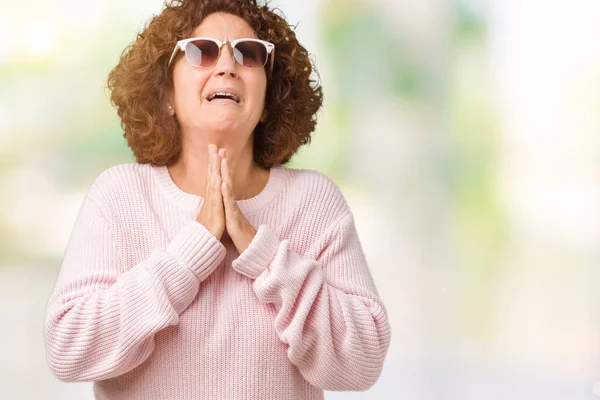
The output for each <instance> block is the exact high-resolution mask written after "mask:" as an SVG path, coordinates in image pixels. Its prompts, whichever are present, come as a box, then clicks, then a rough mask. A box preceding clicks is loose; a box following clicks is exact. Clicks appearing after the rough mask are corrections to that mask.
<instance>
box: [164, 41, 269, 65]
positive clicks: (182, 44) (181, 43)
mask: <svg viewBox="0 0 600 400" xmlns="http://www.w3.org/2000/svg"><path fill="white" fill-rule="evenodd" d="M194 40H210V41H213V42H215V43H216V44H217V46H219V55H218V56H217V61H218V60H219V57H221V48H222V47H223V45H225V44H227V43H229V44H230V45H231V48H232V49H233V48H234V47H235V45H236V44H237V43H239V42H241V41H251V42H257V43H261V44H263V45H264V46H265V47H266V48H267V58H268V57H269V56H271V64H270V66H269V68H270V70H269V73H271V72H272V71H273V59H274V58H275V45H274V44H273V43H271V42H267V41H265V40H260V39H255V38H239V39H235V40H231V41H229V40H225V41H223V40H219V39H215V38H211V37H193V38H188V39H182V40H179V41H178V42H177V44H176V45H175V48H174V49H173V53H172V54H171V58H170V59H169V63H168V64H167V68H168V67H169V66H170V65H171V62H173V58H175V55H176V54H177V51H178V50H181V51H183V52H184V53H185V46H187V44H188V43H189V42H193V41H194ZM233 58H234V59H235V62H236V63H238V64H239V65H241V66H242V67H244V65H242V64H240V63H239V62H238V60H237V59H236V58H235V56H234V57H233ZM186 61H188V60H187V56H186ZM188 62H189V61H188ZM215 64H216V61H215ZM215 64H213V65H211V66H208V67H202V66H197V65H194V67H198V68H210V67H212V66H214V65H215ZM266 64H267V62H266V60H265V63H264V64H263V67H264V66H265V65H266ZM190 65H193V64H191V63H190ZM247 68H255V67H247Z"/></svg>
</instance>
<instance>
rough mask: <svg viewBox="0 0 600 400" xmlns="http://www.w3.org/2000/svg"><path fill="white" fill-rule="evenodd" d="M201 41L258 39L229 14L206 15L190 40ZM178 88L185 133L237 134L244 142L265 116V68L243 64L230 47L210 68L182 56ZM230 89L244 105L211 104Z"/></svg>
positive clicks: (175, 98) (221, 101)
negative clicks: (215, 95) (219, 93)
mask: <svg viewBox="0 0 600 400" xmlns="http://www.w3.org/2000/svg"><path fill="white" fill-rule="evenodd" d="M197 36H204V37H211V38H215V39H219V40H223V41H225V40H229V41H231V40H234V39H237V38H241V37H250V38H254V37H256V35H255V34H254V31H253V29H252V28H251V27H250V25H248V23H246V21H244V20H243V19H242V18H240V17H238V16H236V15H232V14H226V13H213V14H209V15H208V16H206V17H205V18H204V20H203V21H202V23H200V25H198V26H197V27H196V28H195V29H194V31H193V32H192V34H191V35H190V37H197ZM173 84H174V91H173V105H174V109H175V110H174V111H175V115H176V116H177V120H178V121H179V125H180V126H181V129H182V131H183V132H184V134H185V133H188V132H189V133H191V134H193V135H195V134H196V133H198V132H200V133H202V132H216V133H218V134H223V135H229V134H235V135H237V136H238V137H236V138H233V139H234V140H236V141H239V140H242V141H244V139H247V138H248V137H249V136H250V135H251V133H252V131H253V130H254V128H255V127H256V124H257V123H258V121H259V120H260V118H261V115H262V113H263V109H264V103H265V91H266V87H267V77H266V73H265V69H264V68H256V67H254V68H253V67H244V66H242V65H239V64H238V63H237V62H236V61H235V60H234V58H233V54H232V49H231V46H230V45H229V44H225V45H223V47H222V48H221V55H220V57H219V59H218V60H217V62H216V63H215V64H214V65H213V66H211V67H195V66H193V65H191V64H190V63H188V61H187V60H186V58H185V56H184V57H178V59H177V62H176V63H175V65H174V67H173ZM227 89H230V90H227ZM231 90H233V91H235V92H236V93H237V94H239V98H240V99H239V103H236V102H235V101H232V100H226V99H214V100H212V101H208V100H207V96H209V95H210V94H211V93H213V92H215V91H231ZM239 135H243V137H239ZM213 139H217V138H211V140H213ZM223 139H227V138H226V137H223ZM229 140H231V138H229Z"/></svg>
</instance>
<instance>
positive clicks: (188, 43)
mask: <svg viewBox="0 0 600 400" xmlns="http://www.w3.org/2000/svg"><path fill="white" fill-rule="evenodd" d="M226 43H229V44H230V45H231V48H232V50H233V57H234V58H235V61H237V63H238V64H240V65H243V66H244V67H252V68H255V67H264V66H265V65H266V64H267V59H268V58H269V54H271V65H270V68H271V70H272V69H273V58H274V56H275V45H274V44H273V43H269V42H266V41H264V40H260V39H252V38H240V39H236V40H233V41H229V40H226V41H222V40H219V39H214V38H207V37H194V38H189V39H183V40H180V41H178V42H177V44H176V45H175V48H174V49H173V54H171V59H170V60H169V64H168V66H170V65H171V62H172V61H173V58H174V57H175V54H177V50H181V51H183V52H185V58H186V59H187V61H188V62H189V63H190V64H191V65H193V66H194V67H212V66H213V65H215V64H216V62H217V60H218V59H219V56H220V55H221V47H223V45H224V44H226Z"/></svg>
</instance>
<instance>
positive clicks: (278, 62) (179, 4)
mask: <svg viewBox="0 0 600 400" xmlns="http://www.w3.org/2000/svg"><path fill="white" fill-rule="evenodd" d="M276 11H281V10H279V9H277V8H275V9H272V10H271V9H269V6H268V3H267V4H265V5H264V6H259V5H258V4H257V3H256V0H180V1H175V0H167V1H166V2H165V8H164V9H163V10H162V12H161V14H159V15H157V16H154V17H153V18H152V19H151V20H150V21H149V23H148V24H147V25H146V26H145V28H144V29H143V31H142V32H141V33H138V35H137V37H136V39H135V40H134V41H133V43H131V44H130V45H129V46H127V47H126V48H125V49H124V50H123V52H122V54H121V57H120V60H119V63H118V64H117V66H116V67H115V68H113V69H112V71H111V72H110V73H109V75H108V79H107V88H108V89H110V90H111V103H112V105H113V106H114V107H115V108H116V109H117V114H118V115H119V117H120V118H121V127H122V128H123V130H124V133H123V137H125V139H126V140H127V143H128V145H129V147H130V148H131V149H132V151H133V153H134V155H135V158H136V161H137V162H138V163H140V164H146V163H150V164H152V165H157V166H163V165H171V164H173V163H174V162H176V161H177V159H178V158H179V156H180V154H181V146H182V139H181V133H180V128H179V124H178V123H177V119H176V118H173V117H171V116H170V115H169V114H168V112H167V110H165V107H164V105H165V104H166V101H167V99H168V94H169V93H170V91H172V90H173V78H172V68H168V67H167V63H168V60H169V57H170V56H171V52H172V51H173V48H174V46H175V43H176V42H177V41H178V40H180V39H185V38H187V37H189V35H190V34H191V33H192V31H193V30H194V28H195V27H196V26H198V25H199V24H200V23H201V21H202V20H203V19H204V18H205V17H206V16H207V15H209V14H211V13H214V12H225V13H229V14H234V15H237V16H239V17H241V18H242V19H244V20H245V21H246V22H247V23H248V24H249V25H250V26H251V27H252V28H253V29H254V30H255V32H256V33H257V36H258V37H259V38H260V39H263V40H267V41H269V42H271V43H273V44H274V45H275V59H274V64H273V71H272V74H271V75H270V76H269V73H267V77H268V81H267V91H266V95H265V108H266V109H267V112H268V113H267V118H266V120H265V121H264V122H259V123H258V125H257V126H256V128H255V129H254V149H253V151H254V161H255V163H256V164H258V165H260V166H261V167H263V168H270V167H272V166H273V165H275V164H279V163H282V164H284V163H287V162H288V161H289V160H290V158H291V157H292V155H294V154H295V153H296V152H297V151H298V149H299V148H300V146H302V145H304V144H306V143H310V141H311V137H310V134H311V132H313V131H314V129H315V126H316V123H317V111H319V109H320V108H321V105H322V104H323V93H322V90H321V86H320V85H319V83H318V82H317V81H315V80H313V79H311V78H310V74H311V72H312V71H313V70H314V71H315V73H317V75H318V72H317V71H316V68H315V67H314V66H313V64H312V62H311V60H310V59H309V53H308V52H307V50H306V49H305V48H304V47H303V46H302V45H301V44H300V43H299V42H298V40H297V39H296V35H295V34H294V30H293V29H292V28H291V27H290V25H289V24H288V23H287V22H286V20H285V19H284V17H283V16H280V15H278V14H277V13H276ZM282 14H283V13H282ZM269 64H270V60H269V62H267V64H266V67H265V68H268V67H269Z"/></svg>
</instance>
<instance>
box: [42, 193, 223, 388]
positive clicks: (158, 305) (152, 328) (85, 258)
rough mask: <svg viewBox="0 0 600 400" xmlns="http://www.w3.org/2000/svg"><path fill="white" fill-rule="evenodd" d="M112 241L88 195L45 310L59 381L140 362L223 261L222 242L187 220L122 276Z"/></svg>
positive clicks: (107, 374) (102, 374)
mask: <svg viewBox="0 0 600 400" xmlns="http://www.w3.org/2000/svg"><path fill="white" fill-rule="evenodd" d="M116 238H117V233H116V232H115V231H114V230H113V228H112V225H111V224H110V223H109V220H108V219H107V216H106V213H105V212H103V209H101V208H100V207H99V206H98V203H97V202H96V201H95V198H94V196H91V195H90V192H88V194H87V195H86V197H85V199H84V201H83V204H82V206H81V209H80V210H79V214H78V216H77V218H76V221H75V224H74V227H73V230H72V233H71V237H70V239H69V243H68V245H67V250H66V252H65V255H64V257H63V261H62V265H61V269H60V271H59V274H58V278H57V282H56V285H55V287H54V290H53V293H52V295H51V296H50V299H49V301H48V304H47V306H46V316H45V327H44V334H45V346H46V358H47V363H48V365H49V367H50V369H51V371H52V372H53V374H54V375H55V376H56V377H57V378H58V379H60V380H63V381H69V382H75V381H93V380H102V379H107V378H112V377H115V376H118V375H121V374H124V373H126V372H128V371H130V370H132V369H133V368H135V367H136V366H138V365H139V364H141V363H142V362H143V361H144V360H146V359H147V358H148V356H149V355H150V354H151V353H152V351H153V349H154V335H155V334H156V333H157V332H158V331H160V330H161V329H164V328H166V327H168V326H170V325H176V324H178V322H179V314H180V313H181V312H182V311H183V310H185V309H186V308H187V307H188V306H189V304H190V303H191V302H192V300H193V299H194V298H195V296H196V294H197V292H198V289H199V286H200V282H201V281H202V280H204V279H205V278H206V277H207V276H208V275H209V274H210V273H211V272H212V271H213V270H214V269H215V268H216V267H217V266H218V264H219V263H220V262H221V261H222V260H223V259H224V257H225V248H224V247H223V245H222V244H221V243H220V242H219V241H218V240H217V239H216V238H215V237H214V236H213V235H212V234H211V233H210V232H208V230H206V229H205V228H204V227H203V226H202V225H201V224H200V223H198V222H196V221H195V220H192V221H190V222H189V223H187V224H185V225H184V226H183V227H182V229H181V230H180V231H179V232H177V234H176V235H175V236H174V237H173V238H172V240H171V242H170V243H169V244H168V245H167V246H166V247H165V248H162V247H157V248H155V249H154V250H153V251H152V252H151V253H150V255H149V256H148V257H147V259H145V260H143V261H142V262H140V263H138V264H137V265H135V266H133V267H132V268H130V269H128V270H126V271H125V272H124V268H123V265H121V261H120V251H122V250H120V249H118V246H117V241H116Z"/></svg>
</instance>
